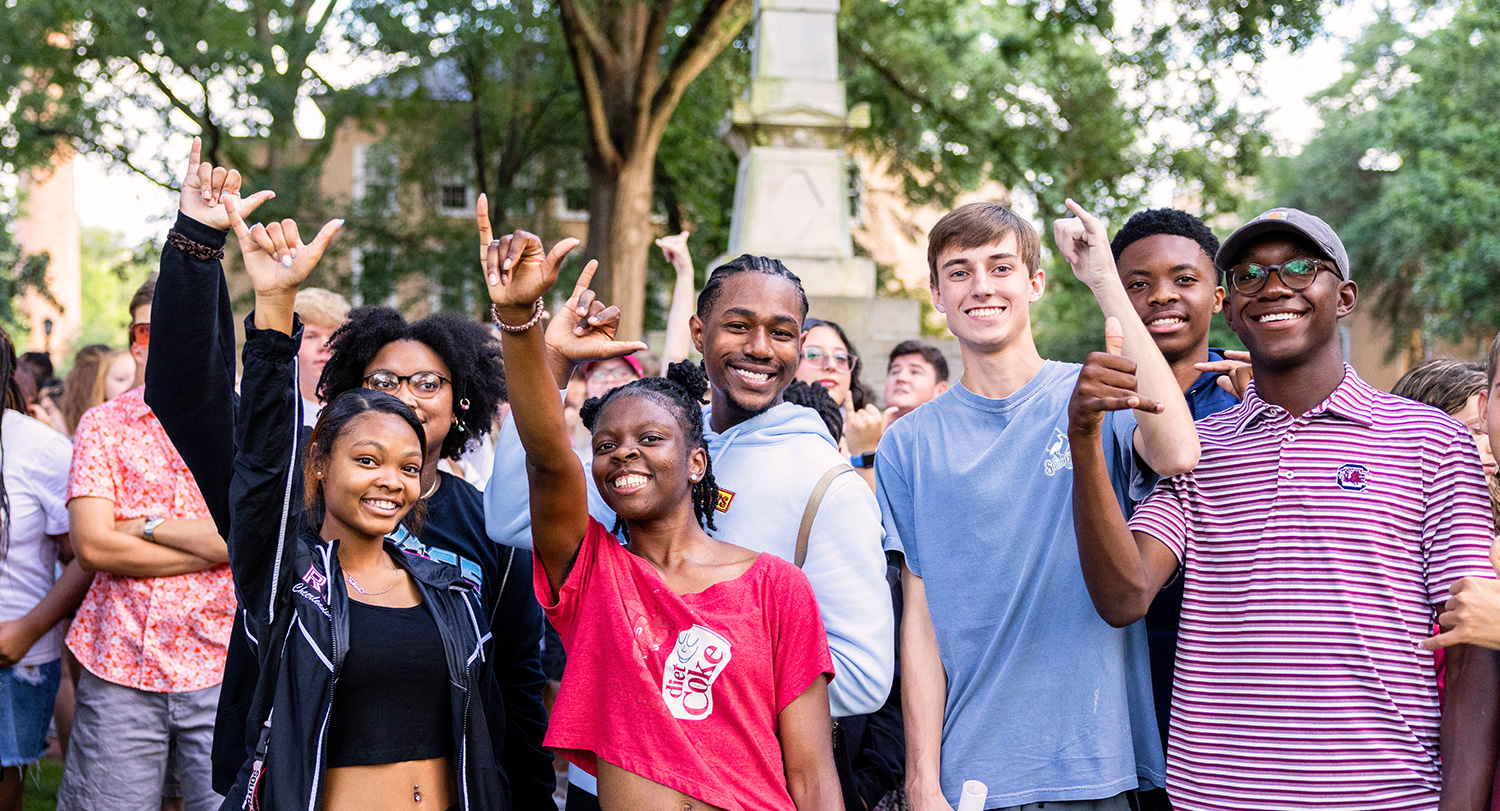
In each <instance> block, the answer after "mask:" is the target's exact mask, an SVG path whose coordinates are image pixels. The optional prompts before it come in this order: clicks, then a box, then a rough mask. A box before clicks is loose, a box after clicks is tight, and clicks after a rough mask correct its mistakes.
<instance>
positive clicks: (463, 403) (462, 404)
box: [458, 397, 469, 411]
mask: <svg viewBox="0 0 1500 811" xmlns="http://www.w3.org/2000/svg"><path fill="white" fill-rule="evenodd" d="M458 409H459V410H460V411H468V410H469V398H467V397H464V398H461V399H460V400H459V401H458Z"/></svg>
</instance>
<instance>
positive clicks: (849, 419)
mask: <svg viewBox="0 0 1500 811" xmlns="http://www.w3.org/2000/svg"><path fill="white" fill-rule="evenodd" d="M900 410H901V409H899V408H896V407H895V406H891V407H890V408H887V409H886V410H885V411H881V410H880V409H878V408H876V407H875V406H874V404H873V403H872V404H866V405H865V407H864V408H861V409H859V410H858V411H855V410H854V398H853V397H845V398H844V445H845V446H846V447H848V449H849V453H850V455H852V456H860V455H862V454H866V453H869V452H871V451H873V450H875V449H876V448H877V447H879V446H880V438H881V437H882V436H884V435H885V429H886V428H887V427H888V426H889V425H890V424H891V420H892V419H894V418H895V416H896V412H897V411H900Z"/></svg>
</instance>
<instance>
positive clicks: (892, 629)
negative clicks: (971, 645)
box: [802, 473, 896, 717]
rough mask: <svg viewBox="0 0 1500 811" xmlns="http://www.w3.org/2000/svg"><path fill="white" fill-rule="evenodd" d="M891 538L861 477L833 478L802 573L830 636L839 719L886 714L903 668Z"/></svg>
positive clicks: (832, 702) (832, 695)
mask: <svg viewBox="0 0 1500 811" xmlns="http://www.w3.org/2000/svg"><path fill="white" fill-rule="evenodd" d="M884 536H885V533H884V531H883V530H882V529H881V525H880V507H879V506H878V505H877V504H876V503H875V495H874V494H873V493H871V492H870V487H869V485H867V484H865V481H864V479H861V478H860V477H859V476H858V475H855V474H854V473H845V474H843V475H841V476H839V477H837V478H836V479H834V480H833V483H832V484H831V485H829V487H828V491H827V492H826V493H825V494H824V496H823V502H822V503H821V504H820V505H819V506H818V515H817V518H815V519H814V520H813V525H812V531H811V533H810V534H809V535H808V541H807V559H806V561H805V562H804V563H803V565H802V571H803V572H804V573H805V574H806V575H807V579H808V581H809V582H810V583H811V584H812V587H813V593H814V594H815V595H816V596H817V598H818V608H819V611H820V613H821V614H822V615H823V627H824V629H825V630H826V631H827V632H828V650H829V652H830V653H832V654H833V667H834V678H833V681H832V682H830V683H829V686H828V701H829V709H830V710H831V711H832V713H833V715H834V716H835V717H839V716H845V715H866V714H868V713H872V712H875V711H876V710H878V709H880V707H881V705H883V704H885V700H886V698H887V697H888V696H889V695H890V693H891V681H892V679H893V677H894V675H895V671H896V650H895V645H894V640H895V638H896V636H895V634H896V621H895V617H894V612H893V610H892V607H891V590H890V585H889V584H888V583H887V582H886V579H885V567H886V563H885V552H884V551H883V550H882V549H881V543H882V539H883V538H884Z"/></svg>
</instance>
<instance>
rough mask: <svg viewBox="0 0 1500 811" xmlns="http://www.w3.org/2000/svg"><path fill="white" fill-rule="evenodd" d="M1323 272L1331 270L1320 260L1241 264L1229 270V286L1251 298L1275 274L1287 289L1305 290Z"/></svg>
mask: <svg viewBox="0 0 1500 811" xmlns="http://www.w3.org/2000/svg"><path fill="white" fill-rule="evenodd" d="M1323 270H1328V271H1331V270H1333V268H1332V267H1329V265H1328V264H1327V263H1326V262H1324V261H1323V260H1321V259H1292V260H1290V261H1288V262H1283V263H1281V264H1279V265H1257V264H1255V263H1254V262H1243V263H1241V264H1238V265H1235V266H1234V267H1232V268H1230V269H1229V284H1230V286H1231V287H1233V288H1234V290H1235V292H1236V293H1239V294H1241V295H1245V296H1253V295H1255V294H1256V293H1259V292H1260V291H1261V288H1263V287H1265V286H1266V282H1267V281H1268V280H1269V279H1270V278H1271V274H1272V273H1275V274H1277V275H1278V276H1280V277H1281V283H1282V284H1284V285H1286V286H1287V288H1288V289H1291V290H1306V289H1307V288H1308V287H1310V286H1312V283H1313V279H1315V278H1317V276H1318V272H1319V271H1323Z"/></svg>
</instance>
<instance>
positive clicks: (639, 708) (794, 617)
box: [533, 518, 833, 811]
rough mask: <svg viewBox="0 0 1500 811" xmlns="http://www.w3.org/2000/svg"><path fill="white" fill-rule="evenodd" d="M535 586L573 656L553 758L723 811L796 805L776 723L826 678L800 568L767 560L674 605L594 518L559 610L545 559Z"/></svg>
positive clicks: (553, 728)
mask: <svg viewBox="0 0 1500 811" xmlns="http://www.w3.org/2000/svg"><path fill="white" fill-rule="evenodd" d="M533 585H534V587H535V589H536V595H537V599H538V600H540V601H541V603H542V608H543V609H544V610H545V611H546V613H547V617H548V619H550V620H551V621H552V624H553V626H554V627H556V628H557V633H558V635H559V636H560V637H562V642H563V647H564V649H565V650H566V651H567V652H568V665H567V669H566V670H564V671H563V681H562V690H561V692H559V693H558V697H557V704H556V706H555V708H554V709H553V711H552V720H551V722H550V723H549V724H548V728H547V739H546V744H547V746H548V747H551V748H552V749H554V750H556V751H558V752H560V753H561V754H562V755H563V756H564V757H566V758H567V759H568V760H569V761H571V762H573V763H576V764H577V765H578V766H579V767H581V768H582V769H583V770H584V771H587V772H588V773H589V774H594V775H597V774H598V768H597V764H596V762H595V761H596V758H602V759H604V760H606V761H608V762H609V763H612V764H614V765H616V766H619V767H620V768H622V769H625V770H627V771H629V772H632V773H634V774H638V775H641V776H642V777H645V778H647V779H648V780H652V781H654V782H657V783H661V784H662V785H665V786H668V787H670V788H673V789H676V790H678V791H680V792H682V793H683V794H686V795H688V796H690V797H693V798H695V799H698V800H701V801H703V802H706V803H709V804H711V805H716V806H719V807H721V808H725V809H730V810H731V811H741V810H743V811H758V810H759V809H778V811H779V810H781V809H792V808H793V807H794V806H793V804H792V798H791V796H790V795H789V794H788V793H787V788H786V774H785V771H784V770H783V766H782V755H781V742H780V741H779V740H778V739H777V737H776V717H777V715H778V714H779V713H780V712H781V710H783V709H785V708H786V706H787V705H788V704H790V703H791V702H792V701H793V699H795V698H797V697H798V696H800V695H802V693H803V692H804V691H806V690H807V688H808V687H809V686H811V685H812V683H813V682H814V681H815V680H816V679H817V678H818V676H820V675H823V674H825V673H826V674H828V675H829V677H830V678H832V676H833V660H832V659H831V658H830V656H829V654H828V638H827V635H826V634H825V632H824V630H823V620H822V619H821V617H820V615H819V614H818V605H817V601H816V600H815V599H814V598H813V593H812V587H811V586H809V585H808V583H807V578H806V577H805V576H804V575H803V574H802V572H801V571H800V570H798V569H797V568H796V567H795V566H793V565H792V564H790V563H787V562H786V561H784V560H781V559H780V558H777V557H775V556H774V555H766V554H762V555H760V556H759V557H757V558H756V559H755V562H754V563H752V564H751V565H750V568H749V569H748V570H747V571H746V572H745V573H744V574H742V575H740V576H739V577H736V578H734V579H732V580H726V581H724V582H722V583H715V584H714V585H712V586H709V587H708V588H707V589H705V590H703V591H701V592H699V593H697V594H683V595H679V594H676V593H674V592H673V591H672V590H671V589H670V588H668V587H667V585H666V584H665V583H664V582H662V579H661V576H660V575H658V574H657V572H656V569H655V568H653V567H652V566H651V564H650V563H649V562H647V561H645V560H643V559H641V558H639V557H636V556H635V555H632V554H631V553H630V552H629V551H627V550H626V549H625V548H624V547H623V546H621V545H620V543H619V541H618V540H617V539H616V538H615V536H614V535H611V534H610V533H609V532H608V531H606V530H605V529H604V526H603V525H602V524H600V523H599V522H597V521H595V520H593V519H592V518H591V519H589V529H588V533H587V534H586V535H585V536H584V539H583V546H582V548H581V549H580V550H579V552H578V560H577V562H576V563H575V564H574V565H573V570H572V571H571V572H569V573H568V579H567V581H566V582H565V583H563V587H562V589H561V590H560V592H559V594H558V598H557V601H556V603H555V604H554V603H553V601H552V599H551V597H552V589H551V586H550V585H549V584H548V582H547V573H546V571H545V570H544V569H543V567H542V565H541V562H540V561H537V562H536V566H535V578H534V583H533Z"/></svg>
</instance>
